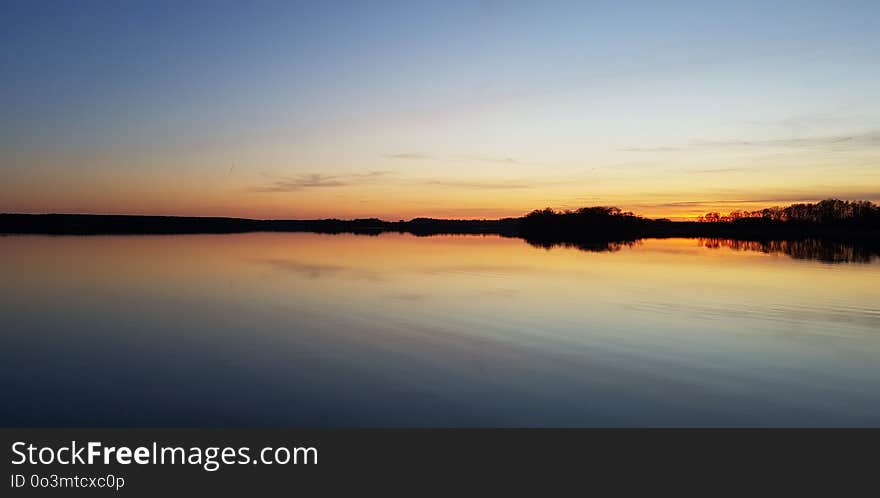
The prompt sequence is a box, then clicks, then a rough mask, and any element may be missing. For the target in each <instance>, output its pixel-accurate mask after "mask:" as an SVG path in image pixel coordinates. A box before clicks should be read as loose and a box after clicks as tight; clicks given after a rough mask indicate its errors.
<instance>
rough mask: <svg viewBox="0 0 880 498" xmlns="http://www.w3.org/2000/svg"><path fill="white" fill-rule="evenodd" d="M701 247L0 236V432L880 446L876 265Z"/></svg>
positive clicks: (661, 242) (464, 239) (879, 276)
mask: <svg viewBox="0 0 880 498" xmlns="http://www.w3.org/2000/svg"><path fill="white" fill-rule="evenodd" d="M706 243H707V242H706V241H697V240H694V239H645V240H641V241H639V242H638V243H620V244H607V245H604V244H603V245H596V246H593V245H589V246H585V247H580V246H570V248H564V247H560V248H558V249H555V250H551V251H547V250H544V249H542V247H543V246H541V245H538V246H530V245H528V244H525V243H523V242H522V240H520V239H514V238H503V237H498V236H437V237H415V236H412V235H405V234H397V233H385V234H381V235H377V236H373V237H363V236H357V235H350V234H348V235H325V234H312V233H250V234H234V235H185V236H134V237H128V236H90V237H43V236H10V237H0V258H2V260H3V261H4V262H5V263H6V266H5V267H4V275H3V276H4V280H3V283H4V285H3V286H2V287H0V377H2V378H3V379H4V386H5V387H4V403H3V404H0V425H7V426H8V425H13V426H15V425H42V426H53V425H65V426H89V425H92V426H95V425H97V426H101V425H109V426H138V425H141V426H288V427H289V426H294V427H352V426H354V427H365V426H369V427H379V426H385V427H387V426H391V427H403V426H430V427H462V426H464V427H475V426H489V427H523V426H525V427H560V426H562V427H585V426H586V427H595V426H600V427H611V426H652V427H653V426H810V425H820V426H821V425H825V426H827V425H834V426H876V425H880V362H877V361H876V360H877V358H878V357H880V334H878V333H877V331H878V330H880V307H878V304H877V303H880V264H878V261H877V260H876V259H873V260H870V261H871V262H868V261H864V260H863V262H865V264H859V265H826V264H824V263H823V262H822V261H819V260H812V259H807V260H794V259H790V258H778V257H772V256H770V255H769V254H768V253H767V252H762V251H752V250H707V249H706ZM710 246H711V247H715V243H714V242H713V243H710ZM718 246H723V243H721V242H719V243H718ZM731 247H734V246H731ZM736 247H752V246H736ZM770 247H775V246H770ZM779 247H780V248H781V247H782V246H779ZM786 247H788V246H786ZM583 249H586V251H584V250H583ZM790 250H791V249H790ZM792 251H793V252H794V250H792ZM838 259H839V258H838Z"/></svg>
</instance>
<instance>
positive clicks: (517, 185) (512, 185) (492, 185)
mask: <svg viewBox="0 0 880 498" xmlns="http://www.w3.org/2000/svg"><path fill="white" fill-rule="evenodd" d="M425 184H426V185H437V186H441V187H454V188H469V189H477V190H493V189H495V190H501V189H527V188H533V187H534V184H533V183H526V182H509V181H508V182H505V181H499V182H491V181H468V180H428V181H426V182H425Z"/></svg>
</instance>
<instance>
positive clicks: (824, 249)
mask: <svg viewBox="0 0 880 498" xmlns="http://www.w3.org/2000/svg"><path fill="white" fill-rule="evenodd" d="M699 243H700V245H702V246H703V247H706V248H708V249H718V248H721V247H725V248H728V249H733V250H735V251H757V252H763V253H766V254H770V253H775V254H785V255H787V256H790V257H792V258H795V259H813V260H816V261H821V262H823V263H870V262H872V261H874V260H875V259H878V258H880V247H877V246H871V245H866V244H851V243H843V242H838V241H833V240H823V239H804V240H763V241H751V240H734V239H699Z"/></svg>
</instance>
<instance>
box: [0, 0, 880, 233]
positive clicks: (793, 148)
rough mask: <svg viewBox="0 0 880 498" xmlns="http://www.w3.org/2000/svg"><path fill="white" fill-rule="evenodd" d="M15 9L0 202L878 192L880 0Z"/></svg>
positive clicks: (734, 201) (300, 209)
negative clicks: (858, 0)
mask: <svg viewBox="0 0 880 498" xmlns="http://www.w3.org/2000/svg"><path fill="white" fill-rule="evenodd" d="M36 4H45V5H44V6H42V7H40V6H36ZM0 25H2V30H0V44H2V47H3V48H2V55H0V57H2V60H0V67H2V78H0V117H2V119H0V212H35V213H39V212H76V213H129V214H177V215H211V216H242V217H259V218H315V217H342V218H350V217H372V216H376V217H380V218H385V219H401V218H411V217H416V216H433V217H453V218H483V217H486V218H489V217H499V216H511V215H520V214H523V213H525V212H527V211H529V210H531V209H534V208H538V207H544V206H551V207H556V208H574V207H579V206H585V205H616V206H619V207H621V208H624V209H627V210H632V211H634V212H637V213H640V214H643V215H647V216H652V217H657V216H668V217H674V218H679V217H689V216H695V215H696V214H701V213H704V212H706V211H711V210H717V211H722V212H728V211H730V210H733V209H743V208H745V209H756V208H759V207H764V206H769V205H776V204H790V203H792V202H795V201H810V200H818V199H822V198H826V197H832V196H833V197H839V198H846V199H865V200H873V201H880V2H878V1H876V0H870V1H864V2H846V1H839V2H829V1H801V2H772V1H738V2H726V3H722V2H705V1H702V2H659V1H657V2H654V1H651V2H647V1H646V2H617V1H608V2H589V1H580V2H553V1H540V2H537V1H536V2H501V1H497V2H495V1H482V2H479V1H470V2H455V1H450V0H447V1H438V2H423V1H407V2H363V1H357V2H331V1H327V2H235V3H224V2H219V1H205V2H158V1H149V2H132V1H120V2H94V3H88V2H51V3H50V2H21V3H19V4H18V5H16V2H4V3H3V6H2V15H0Z"/></svg>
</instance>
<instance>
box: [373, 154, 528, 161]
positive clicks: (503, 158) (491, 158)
mask: <svg viewBox="0 0 880 498" xmlns="http://www.w3.org/2000/svg"><path fill="white" fill-rule="evenodd" d="M385 157H386V158H388V159H403V160H410V161H445V162H466V161H470V162H480V163H496V164H519V161H517V160H516V159H514V158H512V157H508V156H489V155H481V154H476V155H469V154H464V155H453V156H435V155H431V154H423V153H420V152H400V153H397V154H386V155H385Z"/></svg>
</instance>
